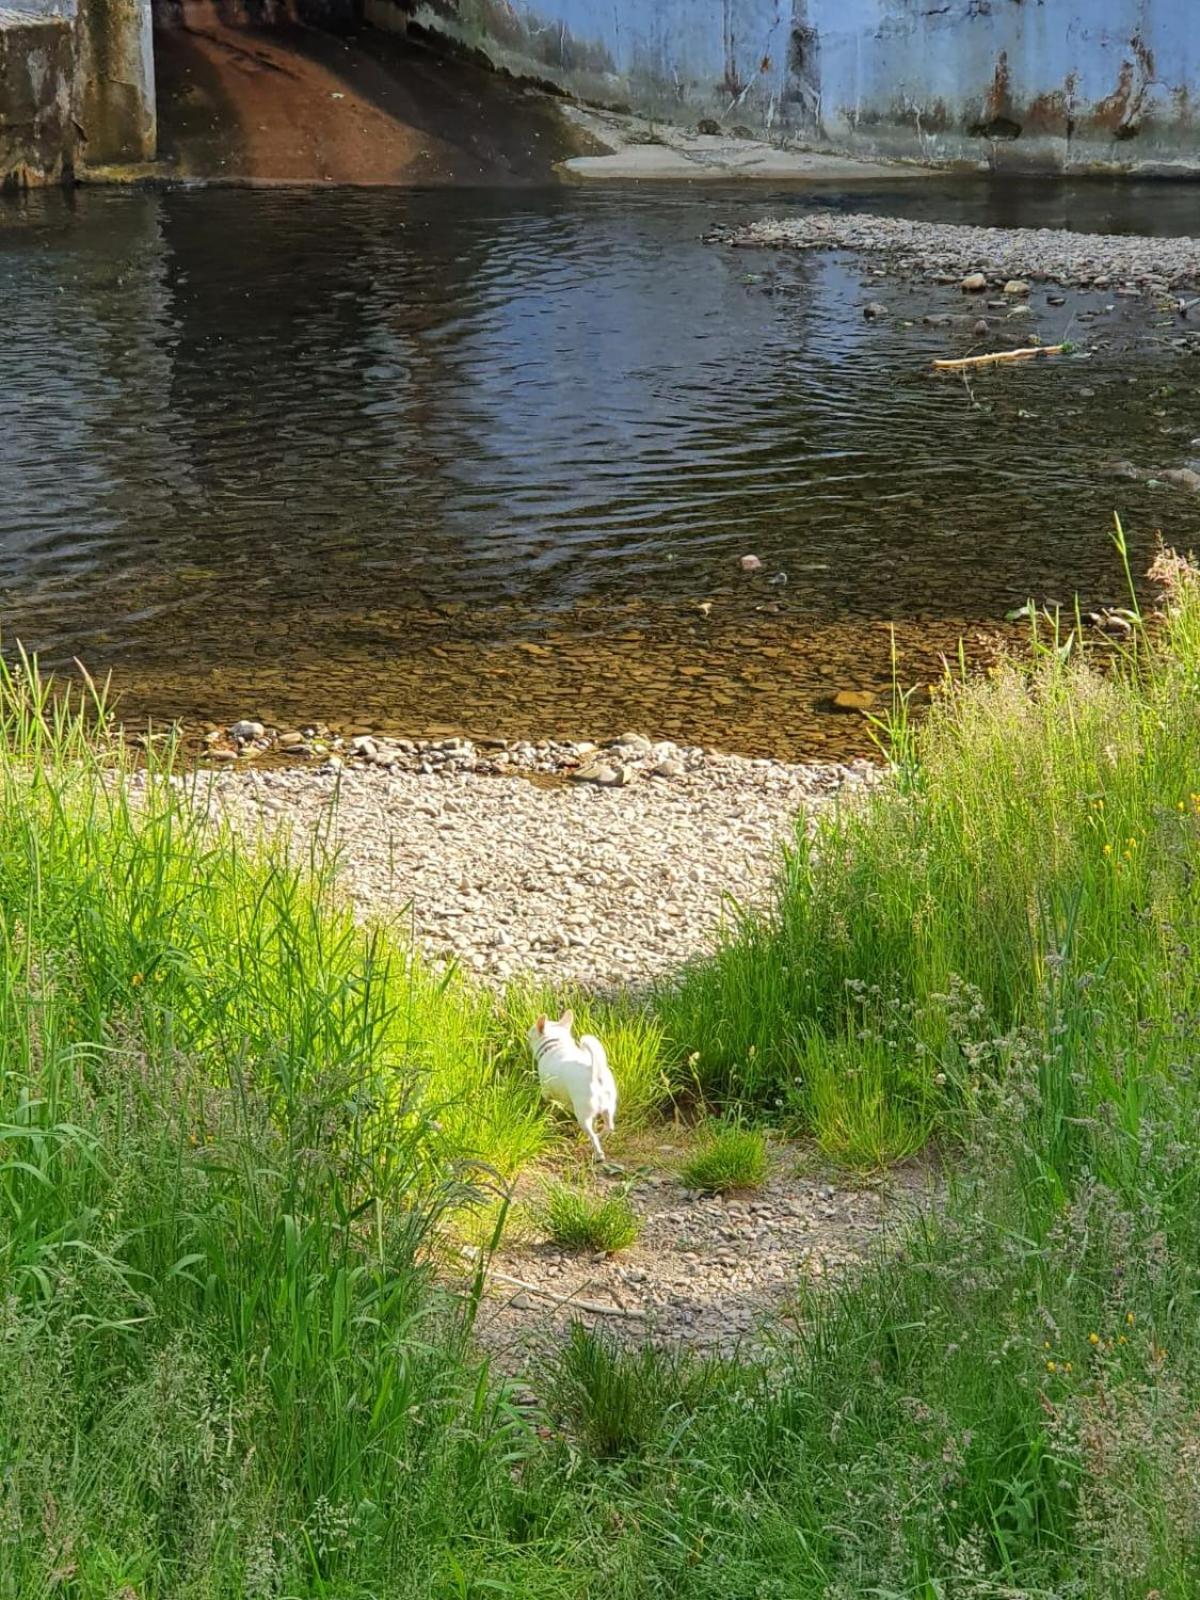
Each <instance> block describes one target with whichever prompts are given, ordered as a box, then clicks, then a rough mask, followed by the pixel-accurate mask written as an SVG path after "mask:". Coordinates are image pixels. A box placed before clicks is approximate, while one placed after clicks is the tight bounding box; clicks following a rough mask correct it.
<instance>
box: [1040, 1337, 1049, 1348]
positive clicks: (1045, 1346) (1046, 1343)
mask: <svg viewBox="0 0 1200 1600" xmlns="http://www.w3.org/2000/svg"><path fill="white" fill-rule="evenodd" d="M1049 1348H1050V1341H1049V1339H1047V1340H1046V1342H1045V1344H1044V1345H1043V1346H1042V1349H1043V1350H1049Z"/></svg>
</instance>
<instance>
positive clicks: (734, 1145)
mask: <svg viewBox="0 0 1200 1600" xmlns="http://www.w3.org/2000/svg"><path fill="white" fill-rule="evenodd" d="M679 1177H680V1181H681V1182H682V1183H683V1184H685V1185H686V1186H687V1187H688V1188H689V1189H699V1190H700V1191H701V1192H702V1193H704V1194H730V1193H732V1192H733V1191H734V1190H737V1189H761V1188H762V1186H763V1184H764V1183H765V1181H766V1177H767V1141H766V1139H765V1138H764V1137H763V1135H762V1133H761V1132H760V1131H759V1129H758V1128H740V1127H737V1126H731V1127H725V1128H722V1127H720V1126H714V1127H713V1128H711V1130H709V1131H707V1132H706V1133H705V1134H704V1135H702V1142H701V1144H700V1147H699V1149H698V1150H697V1151H696V1153H695V1154H694V1155H693V1156H692V1157H691V1158H690V1159H689V1160H688V1161H686V1162H685V1163H684V1164H683V1166H682V1167H681V1168H680V1172H679Z"/></svg>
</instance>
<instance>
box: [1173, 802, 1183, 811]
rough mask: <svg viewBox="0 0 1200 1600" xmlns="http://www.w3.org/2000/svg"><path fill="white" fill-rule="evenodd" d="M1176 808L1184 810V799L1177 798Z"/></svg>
mask: <svg viewBox="0 0 1200 1600" xmlns="http://www.w3.org/2000/svg"><path fill="white" fill-rule="evenodd" d="M1175 809H1176V811H1182V810H1184V804H1183V801H1182V800H1176V802H1175Z"/></svg>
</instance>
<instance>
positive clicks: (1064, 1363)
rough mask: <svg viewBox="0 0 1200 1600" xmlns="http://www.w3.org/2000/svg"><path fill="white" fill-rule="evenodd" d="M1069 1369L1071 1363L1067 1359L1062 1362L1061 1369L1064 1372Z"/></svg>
mask: <svg viewBox="0 0 1200 1600" xmlns="http://www.w3.org/2000/svg"><path fill="white" fill-rule="evenodd" d="M1070 1370H1071V1363H1070V1362H1069V1361H1064V1362H1063V1371H1064V1372H1070Z"/></svg>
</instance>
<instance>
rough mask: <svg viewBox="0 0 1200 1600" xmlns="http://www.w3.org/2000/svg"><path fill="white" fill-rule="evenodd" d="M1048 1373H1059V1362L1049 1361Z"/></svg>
mask: <svg viewBox="0 0 1200 1600" xmlns="http://www.w3.org/2000/svg"><path fill="white" fill-rule="evenodd" d="M1046 1371H1047V1372H1057V1371H1058V1362H1057V1361H1047V1363H1046Z"/></svg>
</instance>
